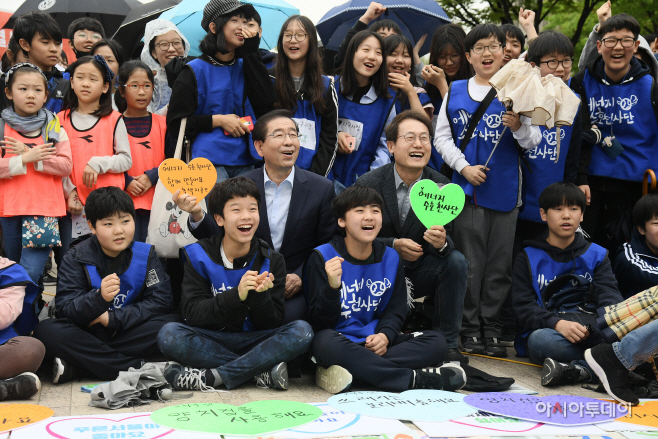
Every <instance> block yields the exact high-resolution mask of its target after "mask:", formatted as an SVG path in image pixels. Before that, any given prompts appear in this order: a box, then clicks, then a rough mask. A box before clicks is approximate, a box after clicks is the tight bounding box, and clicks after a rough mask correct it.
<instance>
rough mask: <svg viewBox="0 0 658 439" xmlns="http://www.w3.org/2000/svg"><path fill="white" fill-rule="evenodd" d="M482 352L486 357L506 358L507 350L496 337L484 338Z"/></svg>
mask: <svg viewBox="0 0 658 439" xmlns="http://www.w3.org/2000/svg"><path fill="white" fill-rule="evenodd" d="M484 350H485V351H486V354H485V355H486V356H488V357H507V348H506V347H505V345H503V344H502V343H501V342H500V339H499V338H498V337H492V338H485V339H484Z"/></svg>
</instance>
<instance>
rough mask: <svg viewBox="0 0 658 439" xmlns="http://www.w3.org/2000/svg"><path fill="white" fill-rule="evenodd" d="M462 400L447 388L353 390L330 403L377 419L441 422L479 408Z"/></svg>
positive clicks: (334, 397) (341, 408) (333, 397)
mask: <svg viewBox="0 0 658 439" xmlns="http://www.w3.org/2000/svg"><path fill="white" fill-rule="evenodd" d="M463 399H464V395H462V394H460V393H455V392H446V391H444V390H407V391H406V392H402V393H400V394H396V393H387V392H350V393H345V394H341V395H334V396H332V397H331V398H329V400H328V401H327V402H328V403H329V405H331V406H332V407H334V408H336V409H338V410H343V411H346V412H350V413H358V414H360V415H365V416H372V417H375V418H388V419H403V420H407V421H415V420H418V421H435V422H441V421H449V420H450V419H457V418H461V417H464V416H468V415H469V414H471V413H475V412H476V411H477V410H475V409H473V408H471V407H469V406H468V405H466V404H464V402H463Z"/></svg>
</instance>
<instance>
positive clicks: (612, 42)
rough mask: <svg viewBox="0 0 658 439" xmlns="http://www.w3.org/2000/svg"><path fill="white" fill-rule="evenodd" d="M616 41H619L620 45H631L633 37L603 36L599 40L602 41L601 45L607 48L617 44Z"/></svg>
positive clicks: (633, 42)
mask: <svg viewBox="0 0 658 439" xmlns="http://www.w3.org/2000/svg"><path fill="white" fill-rule="evenodd" d="M617 41H621V47H626V48H628V47H633V44H635V38H633V37H624V38H604V39H602V40H601V42H603V45H604V46H605V47H607V48H608V49H612V48H613V47H615V46H617Z"/></svg>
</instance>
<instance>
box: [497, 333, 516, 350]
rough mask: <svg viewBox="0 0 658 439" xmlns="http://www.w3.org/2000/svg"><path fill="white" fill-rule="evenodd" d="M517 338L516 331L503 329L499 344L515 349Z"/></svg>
mask: <svg viewBox="0 0 658 439" xmlns="http://www.w3.org/2000/svg"><path fill="white" fill-rule="evenodd" d="M515 338H516V333H515V332H514V329H505V328H503V334H502V335H501V336H500V338H499V339H498V343H500V344H501V345H502V346H505V347H507V348H513V347H514V339H515Z"/></svg>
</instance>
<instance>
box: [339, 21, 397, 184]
mask: <svg viewBox="0 0 658 439" xmlns="http://www.w3.org/2000/svg"><path fill="white" fill-rule="evenodd" d="M383 47H384V41H383V40H382V37H381V36H380V35H379V34H376V33H374V32H370V31H367V30H364V31H361V32H359V33H358V34H356V35H355V36H354V38H352V41H350V44H349V46H348V47H347V56H346V58H345V63H343V67H342V69H341V71H340V75H339V76H337V77H336V87H337V89H338V92H339V93H338V118H339V119H338V131H339V132H338V156H337V157H336V162H335V163H334V176H335V181H336V182H337V183H338V184H337V188H338V191H340V190H341V186H342V187H347V186H350V185H352V184H354V182H355V181H356V179H357V178H358V177H359V176H361V175H363V174H365V173H366V172H368V171H369V170H371V169H375V168H378V167H380V166H383V165H385V164H387V163H390V162H391V157H390V155H389V153H388V148H387V147H386V136H385V135H384V127H385V126H386V125H388V123H389V122H390V121H391V120H392V119H393V117H395V105H394V102H395V100H394V97H393V96H395V93H394V92H393V90H391V89H390V88H389V86H388V76H387V73H386V67H385V66H383V65H382V64H383V61H384V56H383Z"/></svg>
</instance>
